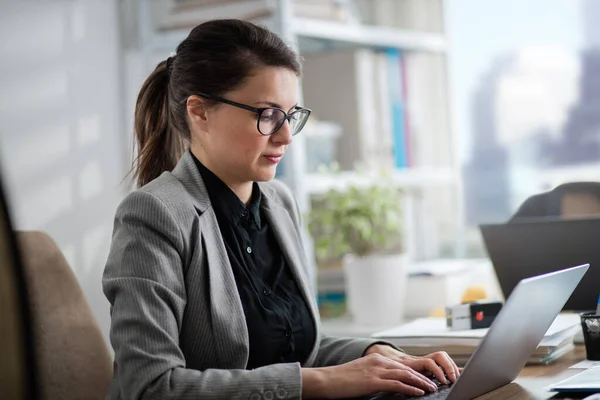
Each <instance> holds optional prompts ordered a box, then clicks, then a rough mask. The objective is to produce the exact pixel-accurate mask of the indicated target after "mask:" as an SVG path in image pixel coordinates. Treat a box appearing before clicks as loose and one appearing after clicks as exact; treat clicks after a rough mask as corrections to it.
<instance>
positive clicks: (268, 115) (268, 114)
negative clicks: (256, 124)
mask: <svg viewBox="0 0 600 400" xmlns="http://www.w3.org/2000/svg"><path fill="white" fill-rule="evenodd" d="M273 116H274V115H273V113H272V112H267V111H265V112H264V113H262V114H261V116H260V119H261V120H263V121H271V120H272V119H273Z"/></svg>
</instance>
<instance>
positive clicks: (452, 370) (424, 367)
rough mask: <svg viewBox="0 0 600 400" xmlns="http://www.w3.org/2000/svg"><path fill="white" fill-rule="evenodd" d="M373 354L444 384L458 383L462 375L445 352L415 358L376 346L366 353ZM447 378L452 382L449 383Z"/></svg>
mask: <svg viewBox="0 0 600 400" xmlns="http://www.w3.org/2000/svg"><path fill="white" fill-rule="evenodd" d="M371 354H380V355H382V356H384V357H386V358H389V359H390V360H394V361H397V362H399V363H401V364H404V365H406V366H408V367H411V368H412V369H414V370H415V371H417V372H420V373H426V372H429V373H431V374H433V376H435V377H436V378H437V380H438V381H440V382H441V383H444V384H447V383H450V382H456V380H457V379H458V376H459V375H460V369H459V368H458V367H457V366H456V364H455V363H454V361H452V359H451V358H450V356H449V355H448V353H446V352H445V351H439V352H437V353H432V354H428V355H426V356H424V357H415V356H410V355H408V354H405V353H402V352H400V351H398V350H396V349H394V348H393V347H391V346H388V345H385V344H374V345H372V346H371V347H369V348H368V349H367V350H366V351H365V356H368V355H371ZM446 376H447V377H448V379H449V380H450V382H448V380H447V379H446Z"/></svg>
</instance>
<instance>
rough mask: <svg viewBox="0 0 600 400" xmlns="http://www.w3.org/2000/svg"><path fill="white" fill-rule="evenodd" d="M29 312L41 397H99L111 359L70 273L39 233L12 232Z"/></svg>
mask: <svg viewBox="0 0 600 400" xmlns="http://www.w3.org/2000/svg"><path fill="white" fill-rule="evenodd" d="M17 241H18V243H19V246H20V249H21V254H22V257H23V265H24V271H25V279H26V282H27V284H28V287H29V298H30V304H31V311H32V314H33V334H34V343H35V350H36V354H37V362H38V370H39V383H40V389H41V390H40V391H41V393H42V396H41V398H43V399H48V400H62V399H65V400H67V399H69V400H75V399H104V398H105V397H106V394H107V393H108V387H109V384H110V380H111V378H112V359H111V358H112V357H111V355H110V353H109V351H108V348H107V346H106V343H105V341H104V339H103V337H102V333H101V331H100V328H99V326H98V323H97V321H96V318H95V317H94V314H93V313H92V310H91V309H90V306H89V304H88V302H87V301H86V299H85V297H84V294H83V291H82V290H81V287H80V286H79V283H78V282H77V279H76V277H75V275H74V274H73V271H72V270H71V268H70V267H69V265H68V263H67V261H66V260H65V258H64V256H63V255H62V253H61V251H60V249H59V248H58V246H57V244H56V243H55V242H54V241H53V240H52V239H51V238H50V237H49V236H48V235H46V234H44V233H41V232H17Z"/></svg>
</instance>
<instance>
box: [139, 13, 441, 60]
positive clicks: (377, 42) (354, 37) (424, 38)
mask: <svg viewBox="0 0 600 400" xmlns="http://www.w3.org/2000/svg"><path fill="white" fill-rule="evenodd" d="M190 30H191V29H170V30H164V31H160V30H158V31H156V32H154V33H153V34H150V37H149V38H148V39H149V40H148V42H149V43H147V45H149V46H150V48H151V49H152V50H156V51H165V52H172V51H175V48H176V47H177V45H178V44H179V43H181V41H183V40H184V39H185V38H186V37H187V35H188V34H189V32H190ZM292 31H293V33H295V34H296V35H297V36H298V38H299V46H300V52H301V53H302V52H305V51H306V52H313V51H318V50H319V42H321V43H323V44H324V46H321V47H323V48H326V49H328V50H331V49H335V48H336V47H339V48H351V47H374V48H398V49H404V50H412V51H428V52H434V53H441V52H444V51H445V50H446V41H445V40H444V38H443V35H440V34H433V33H421V32H413V31H406V30H399V29H394V28H388V27H380V26H369V25H360V24H347V23H342V22H336V21H325V20H316V19H310V18H294V19H293V28H292ZM302 39H308V41H307V40H302Z"/></svg>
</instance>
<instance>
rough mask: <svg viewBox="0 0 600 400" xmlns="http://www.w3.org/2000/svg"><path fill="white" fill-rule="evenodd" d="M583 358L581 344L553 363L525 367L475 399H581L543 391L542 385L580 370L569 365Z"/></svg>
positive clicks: (544, 385)
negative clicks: (497, 386)
mask: <svg viewBox="0 0 600 400" xmlns="http://www.w3.org/2000/svg"><path fill="white" fill-rule="evenodd" d="M583 359H585V348H584V346H583V345H578V346H576V348H575V350H574V351H573V352H571V353H569V354H567V355H565V356H563V357H562V358H560V359H559V360H558V361H557V362H555V363H554V364H550V365H541V366H531V367H525V368H524V369H523V371H521V373H520V374H519V376H518V377H517V379H516V380H515V382H513V383H510V384H508V385H506V386H504V387H501V388H500V389H496V390H494V391H493V392H490V393H488V394H485V395H483V396H480V397H478V398H477V400H505V399H519V400H541V399H581V398H583V397H584V396H581V397H568V396H564V395H558V394H556V393H553V392H547V391H545V390H544V387H546V386H548V385H550V384H552V383H555V382H558V381H560V380H562V379H566V378H569V377H571V376H573V375H575V374H577V373H578V372H581V371H582V370H580V369H569V367H570V366H571V365H573V364H576V363H578V362H579V361H581V360H583Z"/></svg>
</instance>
